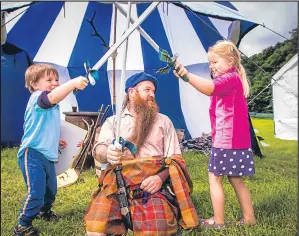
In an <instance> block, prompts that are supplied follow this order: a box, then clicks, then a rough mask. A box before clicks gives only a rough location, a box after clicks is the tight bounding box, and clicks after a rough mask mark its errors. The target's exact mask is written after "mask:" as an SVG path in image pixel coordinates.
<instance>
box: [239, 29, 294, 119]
mask: <svg viewBox="0 0 299 236" xmlns="http://www.w3.org/2000/svg"><path fill="white" fill-rule="evenodd" d="M289 33H290V35H291V38H290V39H289V40H285V41H284V42H281V43H277V44H276V45H275V46H270V47H268V48H266V49H264V50H263V51H262V52H261V53H259V54H255V55H253V56H251V57H249V59H247V58H245V57H243V56H242V64H243V66H244V68H245V70H246V73H247V78H248V79H249V81H250V84H251V93H250V96H249V98H248V101H251V100H252V99H253V98H255V97H256V95H257V94H259V93H260V92H261V91H262V90H263V89H264V88H265V87H267V86H268V85H269V84H270V83H271V79H272V76H273V75H274V74H275V73H276V72H277V71H279V70H280V68H282V67H283V66H284V65H285V64H286V63H287V62H288V61H289V60H290V59H291V58H292V57H293V56H294V55H295V54H296V53H297V52H298V29H293V30H292V31H291V32H289ZM252 61H253V62H255V63H256V64H257V65H259V66H260V67H261V68H262V70H261V69H260V68H258V67H257V66H256V65H255V64H254V63H253V62H252ZM272 100H273V98H272V88H271V86H269V87H268V88H267V89H265V91H263V93H261V94H260V95H259V96H258V97H257V98H255V99H254V100H253V101H251V102H250V103H249V104H248V108H249V111H251V112H263V113H264V112H265V113H272V112H273V107H272Z"/></svg>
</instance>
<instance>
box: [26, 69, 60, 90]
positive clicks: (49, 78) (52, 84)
mask: <svg viewBox="0 0 299 236" xmlns="http://www.w3.org/2000/svg"><path fill="white" fill-rule="evenodd" d="M59 85H60V84H59V79H58V78H57V77H56V76H55V75H54V74H53V73H50V74H49V75H46V74H45V75H44V76H43V77H41V78H40V79H39V80H38V81H37V82H36V83H34V84H33V85H32V86H33V88H34V90H41V91H52V90H53V89H54V88H56V87H57V86H59Z"/></svg>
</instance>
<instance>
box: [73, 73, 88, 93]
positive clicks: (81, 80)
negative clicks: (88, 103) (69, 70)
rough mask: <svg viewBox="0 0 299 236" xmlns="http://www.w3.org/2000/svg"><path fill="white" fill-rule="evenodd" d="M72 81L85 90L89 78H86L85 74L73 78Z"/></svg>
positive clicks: (77, 87) (76, 86)
mask: <svg viewBox="0 0 299 236" xmlns="http://www.w3.org/2000/svg"><path fill="white" fill-rule="evenodd" d="M72 81H73V84H74V85H75V88H76V89H80V90H83V89H85V87H86V86H87V85H88V79H86V78H85V77H83V76H79V77H77V78H75V79H72Z"/></svg>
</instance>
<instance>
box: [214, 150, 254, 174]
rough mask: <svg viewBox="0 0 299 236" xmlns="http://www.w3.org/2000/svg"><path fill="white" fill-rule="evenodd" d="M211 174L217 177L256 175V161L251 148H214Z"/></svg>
mask: <svg viewBox="0 0 299 236" xmlns="http://www.w3.org/2000/svg"><path fill="white" fill-rule="evenodd" d="M208 171H209V172H213V173H214V174H215V175H217V176H219V175H227V176H249V175H254V173H255V169H254V160H253V153H252V150H251V148H247V149H220V148H212V150H211V155H210V161H209V168H208Z"/></svg>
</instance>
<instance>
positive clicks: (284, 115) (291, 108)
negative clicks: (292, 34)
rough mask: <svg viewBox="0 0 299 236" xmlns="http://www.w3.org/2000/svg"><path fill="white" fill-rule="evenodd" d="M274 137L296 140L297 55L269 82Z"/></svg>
mask: <svg viewBox="0 0 299 236" xmlns="http://www.w3.org/2000/svg"><path fill="white" fill-rule="evenodd" d="M271 83H272V90H273V113H274V125H275V137H276V138H280V139H286V140H298V54H296V55H295V56H294V57H293V58H291V59H290V60H289V61H288V62H287V63H286V64H285V65H284V66H283V67H282V68H281V69H280V70H279V71H278V72H277V73H276V74H275V75H274V76H273V79H272V81H271Z"/></svg>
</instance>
